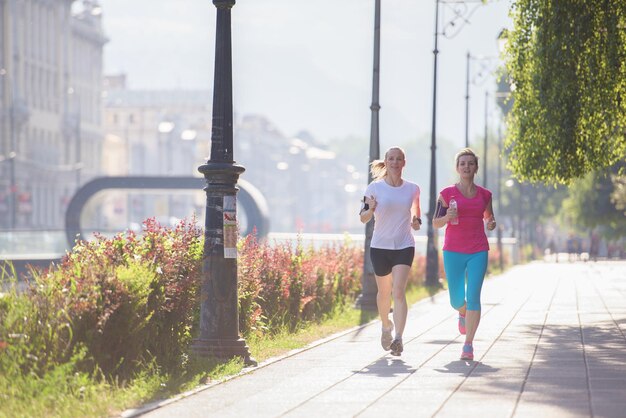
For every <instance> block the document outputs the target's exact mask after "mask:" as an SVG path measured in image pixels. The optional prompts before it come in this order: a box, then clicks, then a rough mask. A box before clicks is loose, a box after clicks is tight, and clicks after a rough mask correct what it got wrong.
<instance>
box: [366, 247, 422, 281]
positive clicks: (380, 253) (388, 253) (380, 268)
mask: <svg viewBox="0 0 626 418" xmlns="http://www.w3.org/2000/svg"><path fill="white" fill-rule="evenodd" d="M414 256H415V247H407V248H403V249H401V250H383V249H381V248H370V258H371V259H372V265H373V266H374V274H376V275H377V276H386V275H388V274H389V273H391V269H392V267H393V266H397V265H398V264H404V265H406V266H410V265H411V264H413V257H414Z"/></svg>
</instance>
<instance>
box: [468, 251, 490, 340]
mask: <svg viewBox="0 0 626 418" xmlns="http://www.w3.org/2000/svg"><path fill="white" fill-rule="evenodd" d="M487 260H488V256H487V251H481V252H479V253H476V254H472V257H471V258H470V259H469V261H468V263H467V315H466V317H465V326H466V330H467V332H466V334H465V343H466V344H471V343H472V341H474V336H475V335H476V330H477V329H478V324H480V308H481V305H480V293H481V290H482V286H483V281H484V279H485V273H486V272H487Z"/></svg>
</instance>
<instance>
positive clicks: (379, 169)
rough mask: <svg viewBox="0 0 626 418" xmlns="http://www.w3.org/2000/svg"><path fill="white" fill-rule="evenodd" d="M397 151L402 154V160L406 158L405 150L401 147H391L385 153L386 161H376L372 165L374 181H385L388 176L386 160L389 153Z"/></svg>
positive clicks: (371, 171)
mask: <svg viewBox="0 0 626 418" xmlns="http://www.w3.org/2000/svg"><path fill="white" fill-rule="evenodd" d="M392 150H397V151H400V153H402V158H406V154H405V153H404V150H403V149H402V148H400V147H391V148H389V149H387V151H385V159H384V160H374V161H372V162H371V163H370V173H372V179H373V180H380V179H384V178H385V177H386V176H387V166H386V165H385V160H386V159H387V154H389V151H392Z"/></svg>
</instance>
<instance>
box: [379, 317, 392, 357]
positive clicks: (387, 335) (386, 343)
mask: <svg viewBox="0 0 626 418" xmlns="http://www.w3.org/2000/svg"><path fill="white" fill-rule="evenodd" d="M389 323H390V324H391V325H390V326H389V328H385V327H384V326H383V327H382V333H381V335H380V345H382V346H383V350H385V351H389V349H390V347H391V342H392V341H393V337H392V336H391V333H392V332H393V322H391V321H389Z"/></svg>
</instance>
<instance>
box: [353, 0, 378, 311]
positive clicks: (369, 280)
mask: <svg viewBox="0 0 626 418" xmlns="http://www.w3.org/2000/svg"><path fill="white" fill-rule="evenodd" d="M379 80H380V0H375V3H374V73H373V78H372V105H371V106H370V109H371V111H372V121H371V128H370V155H369V162H370V164H371V163H372V161H374V160H377V159H378V158H380V141H379V123H378V113H379V110H380V104H379ZM367 172H368V176H367V183H368V184H369V183H371V182H372V180H373V179H372V173H371V172H370V170H369V165H368V170H367ZM373 234H374V218H372V219H371V220H370V221H369V222H368V223H366V224H365V254H364V257H363V276H362V277H361V294H360V295H359V297H358V298H357V300H356V306H358V307H360V308H361V309H364V310H376V307H377V304H376V294H377V293H378V286H377V285H376V277H375V275H374V267H373V266H372V259H371V258H370V244H371V243H372V235H373Z"/></svg>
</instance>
